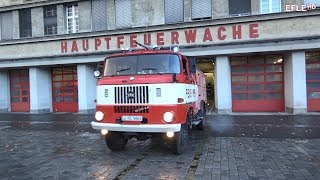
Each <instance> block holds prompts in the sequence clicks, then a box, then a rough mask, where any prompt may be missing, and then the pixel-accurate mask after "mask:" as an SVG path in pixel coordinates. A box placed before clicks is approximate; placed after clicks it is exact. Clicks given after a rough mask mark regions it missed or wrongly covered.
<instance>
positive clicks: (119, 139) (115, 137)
mask: <svg viewBox="0 0 320 180" xmlns="http://www.w3.org/2000/svg"><path fill="white" fill-rule="evenodd" d="M105 138H106V144H107V146H108V148H109V149H110V150H111V151H122V150H123V149H124V148H125V146H126V145H127V142H128V139H127V138H126V137H124V136H123V135H121V134H120V133H116V132H109V133H108V134H107V135H106V137H105Z"/></svg>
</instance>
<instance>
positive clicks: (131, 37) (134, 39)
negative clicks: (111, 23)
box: [130, 34, 137, 48]
mask: <svg viewBox="0 0 320 180" xmlns="http://www.w3.org/2000/svg"><path fill="white" fill-rule="evenodd" d="M136 39H137V35H135V34H134V35H131V36H130V47H131V48H133V47H137V44H136Z"/></svg>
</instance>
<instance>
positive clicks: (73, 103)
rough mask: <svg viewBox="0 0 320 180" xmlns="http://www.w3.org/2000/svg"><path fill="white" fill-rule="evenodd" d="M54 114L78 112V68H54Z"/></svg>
mask: <svg viewBox="0 0 320 180" xmlns="http://www.w3.org/2000/svg"><path fill="white" fill-rule="evenodd" d="M52 98H53V100H52V102H53V111H54V112H78V80H77V67H76V66H70V67H57V68H52Z"/></svg>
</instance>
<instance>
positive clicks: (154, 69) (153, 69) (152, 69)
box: [141, 68, 162, 74]
mask: <svg viewBox="0 0 320 180" xmlns="http://www.w3.org/2000/svg"><path fill="white" fill-rule="evenodd" d="M141 70H151V71H156V72H157V73H158V74H162V73H160V72H159V70H158V69H157V68H142V69H141Z"/></svg>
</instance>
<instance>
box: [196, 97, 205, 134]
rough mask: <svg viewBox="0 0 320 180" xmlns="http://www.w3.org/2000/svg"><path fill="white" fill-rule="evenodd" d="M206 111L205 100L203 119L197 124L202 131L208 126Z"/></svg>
mask: <svg viewBox="0 0 320 180" xmlns="http://www.w3.org/2000/svg"><path fill="white" fill-rule="evenodd" d="M206 113H207V112H206V103H205V102H203V103H202V107H201V114H202V120H201V121H200V122H199V124H198V125H197V128H198V129H199V130H201V131H204V130H205V127H206Z"/></svg>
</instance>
